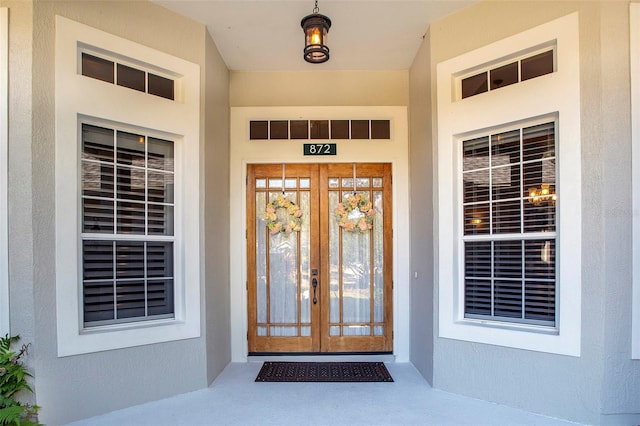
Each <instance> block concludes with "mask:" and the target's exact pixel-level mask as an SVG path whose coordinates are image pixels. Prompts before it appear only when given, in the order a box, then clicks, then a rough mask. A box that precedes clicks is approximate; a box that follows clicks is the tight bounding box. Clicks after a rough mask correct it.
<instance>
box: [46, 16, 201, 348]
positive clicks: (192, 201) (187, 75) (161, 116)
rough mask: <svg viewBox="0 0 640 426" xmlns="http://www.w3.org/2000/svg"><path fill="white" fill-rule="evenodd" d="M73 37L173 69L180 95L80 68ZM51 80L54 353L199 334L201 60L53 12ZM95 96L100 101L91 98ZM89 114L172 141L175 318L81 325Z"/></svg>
mask: <svg viewBox="0 0 640 426" xmlns="http://www.w3.org/2000/svg"><path fill="white" fill-rule="evenodd" d="M79 44H83V45H90V46H95V47H97V48H100V49H104V50H106V51H109V52H113V53H116V54H120V55H123V56H126V57H129V58H135V59H136V60H138V61H140V62H142V63H147V64H150V65H153V66H159V67H162V68H163V69H167V70H172V71H174V72H176V73H177V74H178V75H179V77H177V79H178V80H179V84H178V86H179V87H177V89H178V90H177V91H178V92H179V94H180V95H179V96H178V100H176V101H175V102H174V101H169V100H167V99H163V98H160V97H157V96H153V95H148V94H146V93H141V92H137V91H135V90H131V89H127V88H124V87H120V86H116V85H113V84H108V83H105V82H102V81H99V80H95V79H92V78H88V77H84V76H82V75H80V74H79V73H78V66H77V58H78V46H79ZM55 84H56V94H57V96H56V99H55V102H56V147H55V156H56V158H55V180H56V182H55V188H56V308H57V333H58V356H67V355H74V354H81V353H88V352H97V351H103V350H109V349H117V348H124V347H131V346H139V345H147V344H153V343H159V342H167V341H173V340H180V339H187V338H194V337H199V336H200V301H201V295H200V291H201V274H200V269H201V268H200V261H201V256H200V234H201V232H200V230H201V215H200V212H201V209H200V202H201V200H200V191H199V190H198V188H200V171H199V167H198V166H197V165H198V164H200V161H199V158H200V157H199V152H200V67H199V66H198V65H197V64H193V63H191V62H187V61H184V60H182V59H180V58H176V57H174V56H171V55H168V54H165V53H163V52H159V51H157V50H154V49H150V48H148V47H145V46H142V45H140V44H137V43H134V42H131V41H129V40H125V39H122V38H120V37H116V36H114V35H111V34H108V33H105V32H103V31H99V30H96V29H95V28H91V27H88V26H86V25H83V24H80V23H77V22H74V21H71V20H69V19H66V18H63V17H60V16H56V75H55ZM87 94H91V95H90V96H87ZM97 99H100V100H101V101H100V102H96V100H97ZM87 117H89V118H90V119H92V120H97V121H98V122H106V123H113V125H114V126H119V125H125V126H126V125H128V126H134V127H136V128H140V129H141V132H145V133H150V132H151V133H160V134H164V135H168V136H167V137H168V138H170V139H171V140H173V141H175V150H176V151H175V154H176V157H175V179H176V181H175V185H176V192H175V218H176V222H175V235H176V246H177V249H176V252H175V253H176V256H175V285H174V286H175V319H171V320H156V321H141V322H135V323H129V324H118V325H113V326H102V327H91V328H90V329H89V328H83V322H82V303H81V301H82V285H81V262H80V261H79V260H80V254H81V244H80V234H79V233H80V226H81V218H80V194H79V182H80V167H79V161H80V160H79V149H80V148H79V142H78V141H79V140H80V139H79V133H80V131H79V122H81V120H84V119H85V118H87ZM148 129H153V130H148Z"/></svg>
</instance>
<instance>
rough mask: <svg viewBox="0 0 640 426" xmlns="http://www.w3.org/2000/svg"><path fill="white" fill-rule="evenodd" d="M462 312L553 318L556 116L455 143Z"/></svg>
mask: <svg viewBox="0 0 640 426" xmlns="http://www.w3.org/2000/svg"><path fill="white" fill-rule="evenodd" d="M461 152H462V160H463V161H462V163H463V170H462V180H463V200H462V205H463V210H464V214H463V220H464V224H463V226H462V227H461V228H462V229H464V235H463V238H462V239H463V245H464V293H465V294H464V315H465V317H466V318H481V319H490V320H491V319H495V320H500V321H509V322H523V323H530V324H537V325H549V326H554V325H555V305H556V302H555V281H556V280H555V275H556V273H555V247H556V240H555V239H556V200H557V195H556V179H555V176H556V172H555V165H556V162H555V123H554V122H549V123H543V124H538V125H535V126H529V127H523V128H520V129H515V130H510V131H506V132H500V133H495V134H490V135H486V136H482V137H479V138H473V139H469V140H464V141H463V142H462V151H461Z"/></svg>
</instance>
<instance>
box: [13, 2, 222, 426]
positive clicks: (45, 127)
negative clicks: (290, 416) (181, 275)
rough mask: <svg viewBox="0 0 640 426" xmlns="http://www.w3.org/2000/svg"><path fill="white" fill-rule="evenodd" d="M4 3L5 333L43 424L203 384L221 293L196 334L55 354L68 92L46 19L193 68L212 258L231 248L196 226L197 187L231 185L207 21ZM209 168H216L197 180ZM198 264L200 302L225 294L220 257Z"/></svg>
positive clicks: (75, 5) (106, 8) (213, 363)
mask: <svg viewBox="0 0 640 426" xmlns="http://www.w3.org/2000/svg"><path fill="white" fill-rule="evenodd" d="M0 6H6V7H8V8H9V14H10V20H11V22H10V28H9V31H10V55H11V56H10V68H11V69H10V74H11V80H10V110H11V113H10V117H9V125H10V129H11V133H10V158H11V159H10V164H9V166H10V171H9V185H10V188H9V226H10V229H11V231H10V253H9V263H10V270H11V277H10V293H11V295H10V296H11V300H10V303H11V305H10V309H11V324H12V327H11V333H12V334H20V335H21V336H22V337H23V339H24V340H25V341H26V342H32V343H33V344H34V346H33V349H32V351H30V355H31V357H30V360H29V363H30V368H31V371H33V373H34V375H35V379H34V384H35V386H34V389H35V398H36V400H37V403H38V404H39V405H41V406H42V407H43V408H42V410H41V418H40V420H41V421H42V422H44V423H46V424H48V425H58V424H64V423H67V422H70V421H73V420H76V419H80V418H86V417H90V416H93V415H96V414H100V413H103V412H107V411H111V410H114V409H118V408H123V407H126V406H130V405H135V404H139V403H143V402H146V401H150V400H156V399H160V398H164V397H167V396H170V395H175V394H178V393H183V392H187V391H191V390H195V389H198V388H202V387H205V386H207V385H208V383H209V382H210V381H211V380H213V378H214V377H215V375H217V373H218V372H219V371H221V369H222V368H223V367H224V365H226V363H227V362H228V360H229V356H230V355H229V354H230V349H229V337H228V321H229V320H228V318H222V317H220V318H219V317H217V316H216V315H215V314H214V313H215V312H225V310H227V311H228V299H224V298H217V299H212V301H211V303H209V304H207V311H206V312H204V311H203V314H204V315H202V318H203V324H202V333H201V337H199V338H195V339H189V340H182V341H176V342H169V343H163V344H156V345H148V346H140V347H133V348H127V349H121V350H113V351H106V352H99V353H91V354H87V355H80V356H73V357H63V358H58V357H57V353H56V348H57V342H56V310H55V300H56V296H55V294H56V282H55V275H56V274H55V249H54V248H55V241H56V240H55V238H56V235H55V217H53V215H52V214H51V212H53V211H55V208H54V175H55V169H54V148H55V126H54V118H55V109H54V106H55V99H56V97H55V96H58V97H60V96H64V94H63V93H62V94H60V93H58V94H54V92H55V90H54V73H55V67H54V59H55V49H54V42H55V28H54V21H55V16H56V15H61V16H64V17H67V18H69V19H72V20H75V21H78V22H81V23H83V24H86V25H89V26H92V27H94V28H97V29H100V30H103V31H106V32H109V33H111V34H114V35H117V36H120V37H123V38H127V39H129V40H132V41H135V42H137V43H140V44H143V45H146V46H149V47H151V48H154V49H157V50H160V51H163V52H166V53H169V54H172V55H175V56H178V57H180V58H183V59H186V60H188V61H191V62H194V63H196V64H198V65H199V66H200V68H201V77H200V79H201V90H202V93H201V105H200V115H201V125H200V127H201V129H200V135H201V141H200V145H201V149H200V152H201V159H202V160H201V164H200V173H201V179H202V180H203V182H204V181H205V180H206V182H205V185H204V186H203V187H202V188H201V189H200V190H201V195H202V197H201V200H202V201H201V204H200V212H201V213H200V216H201V222H202V223H203V224H204V226H203V228H202V229H205V236H204V238H203V239H202V242H201V244H202V246H203V247H205V249H206V250H207V255H208V256H215V255H216V251H217V252H224V251H225V250H226V248H225V247H226V245H227V241H226V240H225V239H224V238H222V239H220V238H219V235H217V234H218V233H219V232H218V227H217V226H215V225H214V224H211V223H210V222H207V223H205V222H204V218H205V214H206V213H211V211H212V209H213V208H212V206H211V205H209V207H208V208H206V207H205V197H204V194H205V192H207V196H209V197H210V198H212V199H220V198H222V199H224V198H226V197H228V186H225V185H219V184H218V182H217V181H219V180H220V179H225V177H226V176H228V173H225V168H227V167H228V164H227V163H228V161H226V160H225V159H226V158H228V71H227V69H226V66H225V65H224V62H223V61H222V58H221V57H220V55H219V53H218V51H217V49H216V47H215V44H214V43H213V42H212V41H211V40H210V38H209V36H208V34H207V31H206V29H205V27H204V26H203V25H201V24H198V23H195V22H194V21H192V20H190V19H187V18H184V17H181V16H179V15H176V14H174V13H172V12H170V11H168V10H166V9H164V8H162V7H160V6H157V5H155V4H153V3H151V2H128V1H125V2H123V1H46V2H31V1H22V0H21V1H4V0H0ZM29 76H31V77H29ZM205 88H206V89H205ZM205 118H206V123H207V124H208V127H207V128H205ZM207 168H210V169H212V170H217V172H216V173H219V175H216V174H215V173H213V174H211V173H209V174H208V175H206V176H205V170H206V169H207ZM205 178H206V179H205ZM216 215H218V217H222V218H223V219H226V218H228V212H227V211H222V212H220V211H217V210H216V212H214V213H213V214H212V216H211V217H213V218H215V217H216ZM214 228H215V229H214ZM209 236H211V238H209ZM214 237H215V238H214ZM205 241H207V242H208V243H207V244H206V245H205ZM59 255H63V254H59ZM201 263H202V268H203V271H204V274H202V276H204V277H205V278H204V279H203V280H202V282H201V286H202V291H201V294H202V306H203V309H204V306H205V304H204V297H205V294H206V292H207V291H208V292H209V293H210V294H213V293H216V292H223V291H224V289H225V287H226V286H228V268H227V266H226V265H227V264H228V262H226V261H225V259H224V258H222V259H220V261H215V262H211V263H209V262H208V263H206V264H205V263H204V262H201ZM218 267H220V269H219V270H216V271H215V272H214V271H213V268H218ZM205 318H206V319H205ZM208 320H209V321H218V322H217V323H215V322H209V321H208Z"/></svg>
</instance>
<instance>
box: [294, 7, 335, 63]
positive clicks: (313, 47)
mask: <svg viewBox="0 0 640 426" xmlns="http://www.w3.org/2000/svg"><path fill="white" fill-rule="evenodd" d="M318 11H319V9H318V0H316V7H315V8H314V9H313V13H312V14H311V15H307V16H305V17H304V18H302V22H301V23H300V25H301V26H302V31H304V60H305V61H307V62H310V63H312V64H321V63H323V62H327V61H328V60H329V48H328V47H327V33H328V32H329V28H331V19H329V18H328V17H326V16H324V15H321V14H320V13H318Z"/></svg>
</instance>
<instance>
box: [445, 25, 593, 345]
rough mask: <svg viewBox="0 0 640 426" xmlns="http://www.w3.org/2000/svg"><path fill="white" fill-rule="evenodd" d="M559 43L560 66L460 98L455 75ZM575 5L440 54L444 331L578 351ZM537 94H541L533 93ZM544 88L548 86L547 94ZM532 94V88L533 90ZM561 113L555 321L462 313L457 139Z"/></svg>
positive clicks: (578, 173) (496, 341)
mask: <svg viewBox="0 0 640 426" xmlns="http://www.w3.org/2000/svg"><path fill="white" fill-rule="evenodd" d="M554 42H555V45H556V71H555V72H553V73H551V74H546V75H542V76H540V77H537V78H533V79H530V80H525V81H522V82H520V83H518V84H513V85H510V86H506V87H503V88H501V89H500V90H495V91H491V92H488V93H483V94H481V95H478V96H472V97H468V98H465V99H461V100H458V99H457V98H456V90H455V88H456V81H457V77H458V76H459V75H463V74H465V73H466V72H467V71H468V70H470V69H473V68H474V67H477V66H478V64H487V63H492V62H494V61H495V60H496V59H498V60H499V58H504V57H508V56H509V55H513V54H514V53H515V52H523V51H526V50H527V49H530V48H535V47H536V46H541V45H546V44H548V43H549V44H551V43H554ZM578 51H579V31H578V14H577V13H572V14H569V15H567V16H564V17H561V18H558V19H556V20H553V21H550V22H547V23H545V24H542V25H540V26H537V27H534V28H532V29H529V30H526V31H524V32H521V33H518V34H515V35H513V36H510V37H507V38H505V39H502V40H499V41H497V42H494V43H491V44H489V45H486V46H484V47H481V48H479V49H476V50H474V51H471V52H468V53H465V54H462V55H460V56H457V57H455V58H452V59H449V60H446V61H443V62H441V63H439V64H437V66H436V70H437V76H436V78H437V106H438V119H437V120H438V140H437V146H436V153H435V154H436V158H437V167H436V170H435V171H434V174H435V175H434V177H435V180H436V182H437V195H436V197H437V200H436V218H435V226H436V235H437V238H436V252H437V253H438V255H437V256H438V257H437V263H436V272H435V278H436V281H437V285H438V324H439V330H438V333H439V337H443V338H450V339H457V340H462V341H468V342H477V343H485V344H491V345H497V346H504V347H511V348H519V349H527V350H533V351H540V352H546V353H556V354H564V355H570V356H579V355H580V342H581V327H580V326H581V300H582V297H581V288H582V285H581V280H582V277H581V171H580V161H581V156H580V74H579V73H580V63H579V60H580V58H579V55H576V54H575V52H578ZM531 93H545V97H544V98H542V97H540V99H536V100H532V99H531V96H530V94H531ZM547 94H548V95H547ZM527 95H529V96H528V97H527ZM550 116H556V117H557V118H558V125H557V134H556V147H557V149H558V151H557V152H556V158H557V161H558V164H557V165H556V171H557V175H556V179H557V184H556V185H557V186H556V190H557V193H558V204H557V218H556V226H557V228H556V232H557V247H556V277H557V281H556V282H557V284H556V298H557V302H556V303H557V305H556V306H557V310H556V326H555V327H548V326H538V325H533V324H516V323H508V322H501V321H493V320H492V321H489V320H484V319H470V318H464V278H463V276H461V272H460V271H461V267H462V266H463V263H464V262H463V261H461V259H464V257H463V256H464V253H463V248H464V245H463V244H462V243H461V242H462V235H463V232H462V229H461V227H460V226H461V224H462V219H461V218H462V212H461V205H462V204H461V203H462V182H461V180H460V179H459V178H458V177H459V176H460V177H461V176H462V174H461V164H460V162H459V161H458V160H457V159H458V158H459V157H461V155H460V156H459V155H458V151H457V149H459V148H458V146H461V144H459V143H458V141H459V140H461V139H462V138H466V136H467V135H469V134H477V133H478V132H493V131H497V130H499V129H502V128H505V127H508V126H512V125H513V126H516V125H518V126H519V123H523V122H524V123H527V122H530V121H533V120H536V119H538V118H541V117H550Z"/></svg>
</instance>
